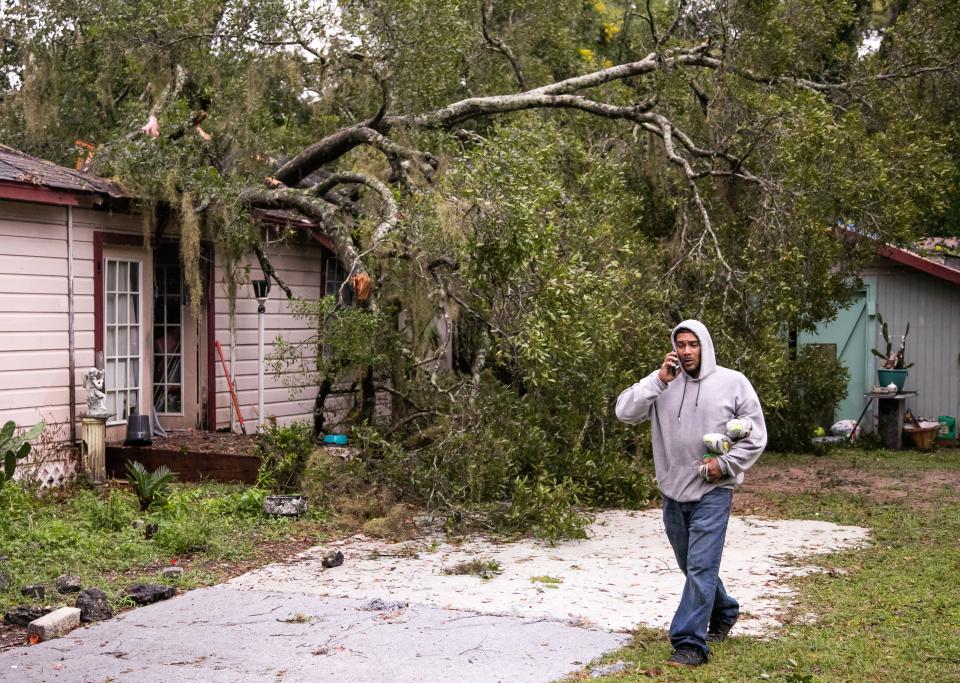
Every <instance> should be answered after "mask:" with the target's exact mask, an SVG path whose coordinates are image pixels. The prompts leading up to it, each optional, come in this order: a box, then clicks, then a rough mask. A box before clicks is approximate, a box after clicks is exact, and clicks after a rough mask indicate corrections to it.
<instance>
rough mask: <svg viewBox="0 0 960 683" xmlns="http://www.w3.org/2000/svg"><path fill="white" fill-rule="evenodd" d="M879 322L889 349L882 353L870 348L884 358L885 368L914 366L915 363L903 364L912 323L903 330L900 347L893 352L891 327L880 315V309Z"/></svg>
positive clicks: (896, 368)
mask: <svg viewBox="0 0 960 683" xmlns="http://www.w3.org/2000/svg"><path fill="white" fill-rule="evenodd" d="M877 322H879V323H880V334H881V335H883V341H884V343H885V344H886V345H887V350H886V351H885V352H882V353H881V352H880V351H879V350H877V349H870V353H872V354H873V355H874V356H876V357H877V358H880V359H881V360H883V369H884V370H906V369H907V368H911V367H913V363H910V364H909V365H904V364H903V356H904V354H905V353H906V351H907V335H908V334H910V323H907V327H906V329H905V330H904V331H903V336H902V337H900V349H899V350H898V351H897V352H896V353H892V351H893V344H892V343H891V341H890V327H889V326H888V325H887V322H886V321H885V320H884V319H883V316H882V315H880V311H877Z"/></svg>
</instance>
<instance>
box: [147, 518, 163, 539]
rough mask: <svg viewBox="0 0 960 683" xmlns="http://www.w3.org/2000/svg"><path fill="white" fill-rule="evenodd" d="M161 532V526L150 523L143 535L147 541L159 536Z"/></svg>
mask: <svg viewBox="0 0 960 683" xmlns="http://www.w3.org/2000/svg"><path fill="white" fill-rule="evenodd" d="M158 531H160V525H159V524H157V523H156V522H150V523H149V524H147V525H146V526H145V527H143V535H144V536H145V537H146V538H147V539H151V538H153V537H154V536H156V535H157V532H158Z"/></svg>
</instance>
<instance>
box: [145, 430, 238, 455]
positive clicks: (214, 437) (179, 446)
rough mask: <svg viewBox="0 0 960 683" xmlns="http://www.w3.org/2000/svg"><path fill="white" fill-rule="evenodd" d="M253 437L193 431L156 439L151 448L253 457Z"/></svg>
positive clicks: (175, 433) (173, 433)
mask: <svg viewBox="0 0 960 683" xmlns="http://www.w3.org/2000/svg"><path fill="white" fill-rule="evenodd" d="M253 447H254V441H253V436H247V435H245V434H232V433H230V432H199V431H195V430H192V429H188V430H185V431H182V432H180V431H178V432H168V436H167V438H165V439H154V440H153V443H152V444H151V448H154V449H156V450H161V451H177V452H181V453H186V452H190V453H224V454H226V455H253Z"/></svg>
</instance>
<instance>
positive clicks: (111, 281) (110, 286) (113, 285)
mask: <svg viewBox="0 0 960 683" xmlns="http://www.w3.org/2000/svg"><path fill="white" fill-rule="evenodd" d="M104 287H106V290H107V291H108V292H115V291H117V262H116V261H107V281H106V282H105V283H104Z"/></svg>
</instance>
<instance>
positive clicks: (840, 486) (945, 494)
mask: <svg viewBox="0 0 960 683" xmlns="http://www.w3.org/2000/svg"><path fill="white" fill-rule="evenodd" d="M761 463H762V464H759V465H758V466H757V467H756V468H755V469H754V471H752V472H750V473H748V475H747V479H748V481H747V485H746V486H745V487H744V490H743V491H744V492H743V493H738V494H736V495H735V496H734V498H735V499H736V498H737V497H738V496H742V497H743V498H744V499H745V500H746V503H745V505H746V506H747V509H746V510H743V509H742V508H741V511H745V512H750V511H754V512H759V513H762V514H766V515H769V516H776V517H783V518H794V519H818V520H826V521H831V522H836V523H838V524H855V525H860V526H865V527H869V528H870V529H872V530H873V533H872V543H871V544H870V545H869V546H868V547H866V548H862V549H859V550H852V551H846V552H839V553H836V554H833V555H828V556H817V557H815V558H814V559H813V561H812V563H813V564H816V565H819V566H821V567H822V568H823V570H824V571H823V572H818V573H815V574H811V575H809V576H806V577H803V578H798V579H795V580H794V581H793V586H794V587H795V588H796V590H797V591H798V596H797V603H796V605H794V606H791V607H790V608H789V610H788V613H787V615H786V621H785V623H786V625H785V627H784V628H783V629H782V630H781V631H780V632H778V633H776V634H774V635H773V637H771V638H768V639H762V640H761V639H756V638H748V637H736V629H734V637H732V638H730V639H728V640H727V641H726V642H724V643H722V644H719V645H717V646H716V647H715V648H714V652H713V658H712V660H711V662H710V663H709V664H708V665H706V666H703V667H700V668H699V669H690V670H687V669H684V670H679V669H674V668H672V667H667V666H665V665H664V662H665V660H666V658H667V657H668V656H669V654H670V647H669V643H668V642H667V639H666V634H665V633H664V632H662V631H658V630H653V629H641V630H639V631H637V632H636V634H635V636H634V639H633V641H632V643H631V644H630V645H628V646H627V647H625V648H624V649H622V650H619V651H617V652H614V653H611V654H610V655H608V656H606V657H604V658H603V661H604V662H615V661H617V660H619V659H623V660H626V661H630V662H634V663H635V665H636V667H635V668H634V669H633V670H632V672H631V673H629V674H627V675H621V676H615V677H609V678H603V679H595V680H601V681H603V680H606V681H614V680H616V681H625V680H636V681H650V680H657V681H784V682H788V683H804V682H808V681H809V682H814V681H896V682H903V681H917V682H928V681H929V682H934V681H936V682H941V681H960V451H956V450H954V451H938V452H935V453H931V454H925V453H920V452H916V451H903V452H890V451H862V450H853V449H850V450H836V451H832V452H831V453H830V454H829V455H827V456H824V457H814V456H802V455H793V454H790V455H780V454H773V453H771V454H767V455H765V456H764V458H763V460H761ZM751 475H753V476H752V477H751ZM797 561H798V562H800V563H803V564H811V562H810V560H809V559H803V558H798V559H797ZM722 572H723V570H722V568H721V575H722ZM743 607H744V609H746V610H749V608H750V606H749V605H744V606H743ZM591 680H594V679H591Z"/></svg>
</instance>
